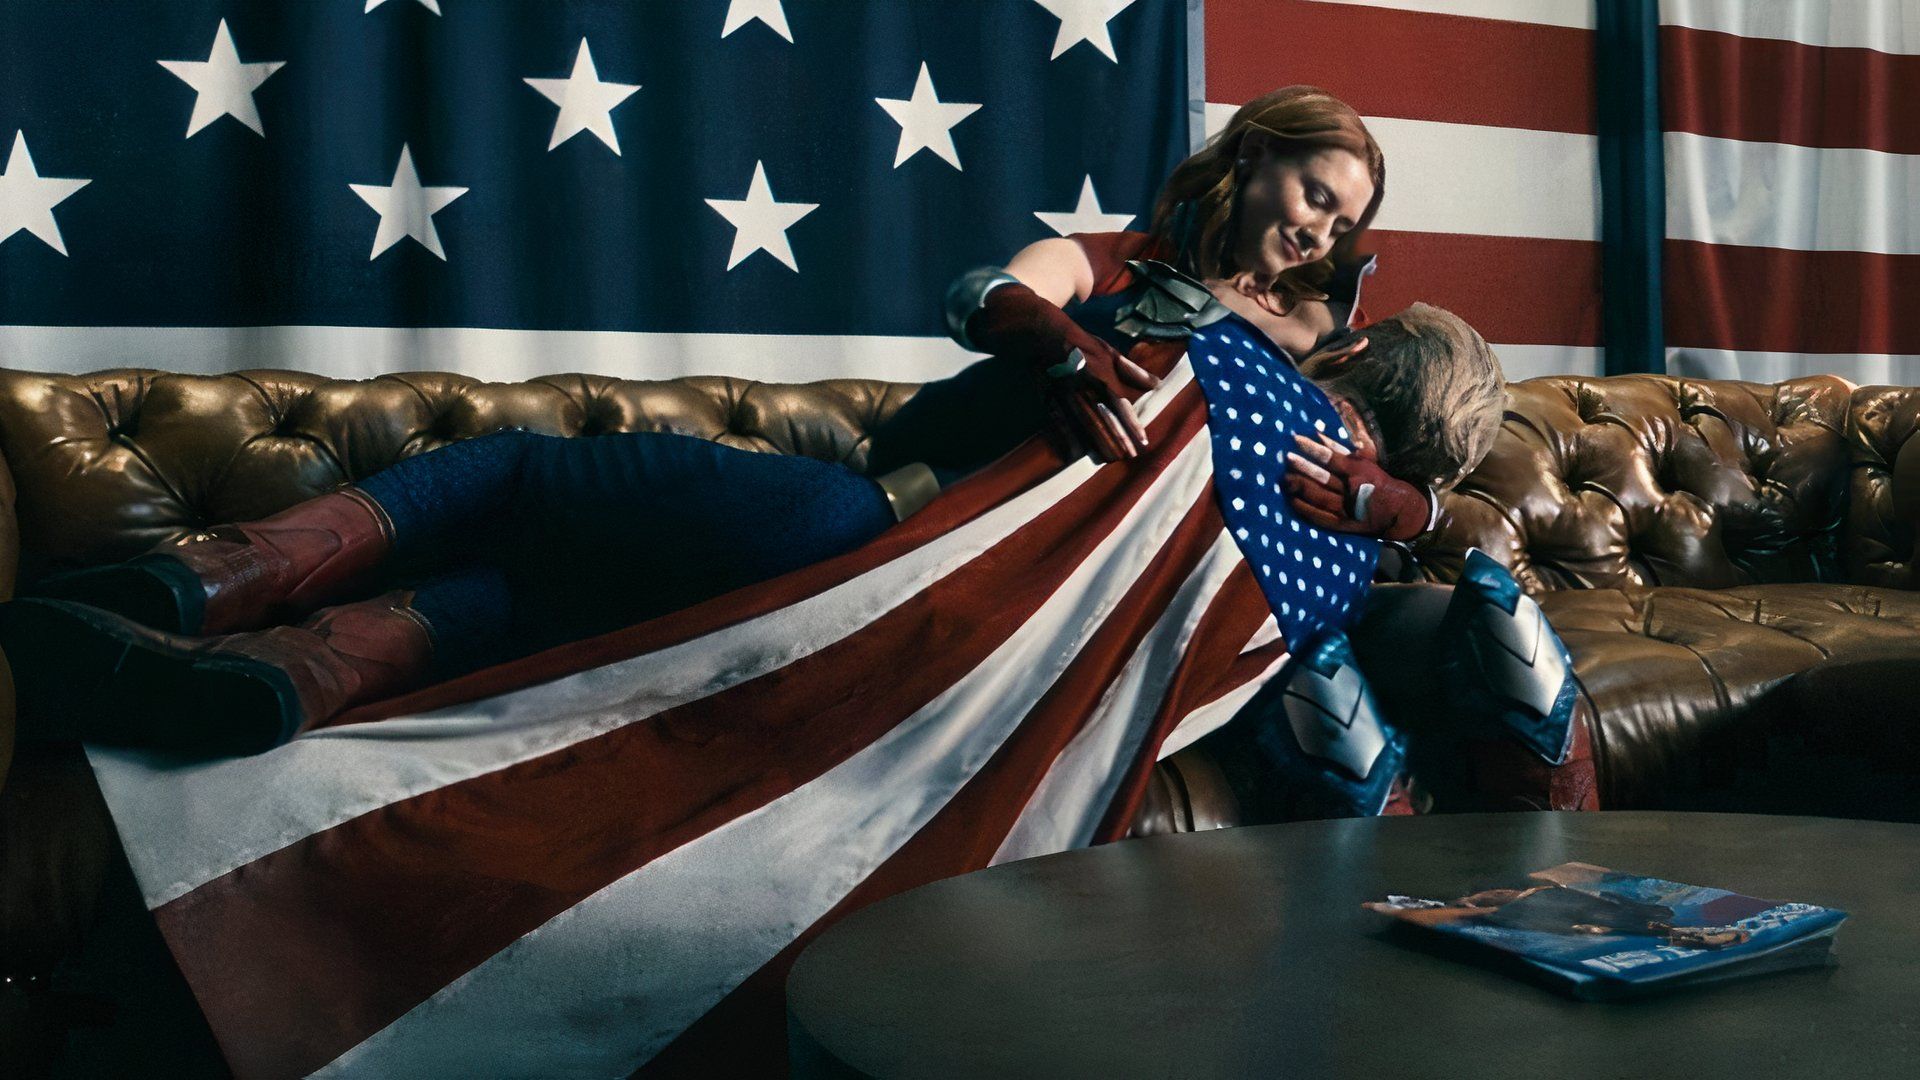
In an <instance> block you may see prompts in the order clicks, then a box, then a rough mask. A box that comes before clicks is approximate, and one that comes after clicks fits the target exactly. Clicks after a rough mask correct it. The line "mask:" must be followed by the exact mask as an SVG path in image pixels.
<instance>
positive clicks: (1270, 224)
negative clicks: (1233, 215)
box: [1234, 131, 1373, 287]
mask: <svg viewBox="0 0 1920 1080" xmlns="http://www.w3.org/2000/svg"><path fill="white" fill-rule="evenodd" d="M1263 134H1264V133H1262V132H1258V131H1256V132H1251V133H1249V136H1248V141H1247V143H1246V144H1245V147H1246V148H1245V151H1244V153H1245V154H1246V155H1247V157H1248V158H1249V159H1250V161H1251V164H1250V165H1249V166H1248V173H1247V175H1246V177H1245V178H1244V179H1243V180H1242V181H1241V183H1240V223H1239V233H1238V235H1237V237H1236V238H1235V244H1234V262H1235V263H1236V264H1237V265H1238V266H1239V267H1240V270H1241V271H1242V272H1243V273H1248V274H1251V275H1253V277H1254V279H1255V281H1256V282H1257V283H1258V284H1260V285H1261V286H1263V287H1266V286H1271V285H1272V284H1273V280H1274V279H1275V278H1277V277H1279V276H1280V274H1281V272H1282V271H1285V270H1291V269H1292V268H1294V267H1296V266H1301V265H1304V264H1306V263H1310V262H1312V261H1314V260H1315V259H1320V258H1325V257H1326V254H1327V252H1328V250H1329V249H1331V248H1332V247H1333V242H1334V241H1335V240H1338V239H1339V238H1340V237H1342V236H1344V235H1346V233H1348V232H1349V231H1351V230H1352V229H1353V226H1354V223H1356V222H1358V221H1359V220H1360V215H1362V214H1364V213H1365V212H1366V209H1367V203H1368V202H1370V201H1372V199H1373V178H1372V177H1370V176H1369V175H1367V163H1366V162H1365V161H1362V160H1361V159H1360V156H1359V155H1357V154H1355V153H1353V152H1352V151H1348V150H1341V149H1338V148H1328V149H1323V150H1316V151H1314V152H1313V153H1311V154H1306V155H1296V156H1282V155H1279V154H1276V153H1274V152H1273V150H1272V148H1271V144H1270V143H1269V142H1268V141H1267V140H1266V139H1264V138H1256V136H1261V135H1263Z"/></svg>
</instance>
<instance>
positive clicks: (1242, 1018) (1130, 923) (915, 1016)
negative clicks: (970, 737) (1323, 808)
mask: <svg viewBox="0 0 1920 1080" xmlns="http://www.w3.org/2000/svg"><path fill="white" fill-rule="evenodd" d="M1572 860H1578V861H1582V862H1592V863H1599V864H1601V865H1603V866H1608V867H1612V868H1614V869H1617V870H1625V871H1631V872H1636V873H1642V874H1648V875H1652V876H1656V877H1665V878H1670V879H1673V880H1678V881H1686V882H1692V883H1695V884H1702V885H1716V886H1720V887H1723V888H1728V889H1733V890H1735V891H1738V892H1745V893H1750V894H1753V895H1757V896H1764V897H1770V898H1776V899H1786V900H1804V901H1808V902H1811V903H1818V904H1825V905H1829V906H1834V907H1840V908H1844V909H1846V910H1847V911H1849V912H1851V913H1852V918H1851V919H1849V920H1848V921H1847V923H1846V924H1845V925H1844V926H1842V927H1841V929H1840V935H1839V938H1838V940H1837V944H1836V948H1835V951H1836V955H1838V956H1839V958H1840V962H1839V965H1838V966H1837V967H1832V968H1825V969H1813V970H1806V971H1795V972H1785V973H1780V974H1773V975H1762V976H1758V977H1755V978H1753V979H1751V980H1747V981H1742V982H1732V983H1728V984H1724V985H1720V986H1712V987H1705V988H1700V989H1695V990H1691V991H1684V992H1681V993H1678V994H1673V995H1668V996H1663V997H1657V998H1652V999H1644V1000H1639V1001H1631V1002H1620V1003H1610V1004H1590V1003H1581V1002H1576V1001H1573V1000H1571V999H1568V998H1564V997H1561V996H1559V995H1557V994H1555V993H1553V992H1551V991H1549V990H1546V989H1543V988H1541V987H1538V986H1535V985H1531V984H1529V983H1525V982H1521V981H1519V980H1517V979H1514V978H1511V977H1509V976H1507V975H1503V974H1501V973H1499V972H1496V971H1493V970H1488V969H1485V968H1481V967H1477V966H1474V965H1471V964H1465V963H1459V962H1457V961H1452V960H1448V959H1444V958H1442V957H1441V956H1438V955H1435V954H1432V953H1429V952H1426V951H1422V950H1420V949H1416V948H1410V947H1408V946H1407V945H1406V943H1405V941H1404V939H1403V938H1402V937H1400V936H1398V935H1394V934H1391V933H1389V932H1388V931H1387V928H1386V926H1385V920H1384V919H1382V918H1381V917H1379V916H1375V915H1372V914H1370V913H1368V912H1365V911H1362V910H1361V909H1360V903H1361V901H1363V900H1368V899H1373V898H1376V897H1380V896H1383V895H1385V894H1386V893H1388V892H1401V893H1410V894H1415V895H1430V896H1436V897H1449V896H1456V895H1459V894H1460V891H1461V890H1462V888H1463V887H1464V886H1467V885H1472V884H1478V883H1491V882H1495V881H1499V880H1502V879H1513V878H1519V877H1521V876H1523V875H1524V874H1525V873H1526V872H1527V871H1530V870H1536V869H1541V868H1544V867H1548V866H1553V865H1555V864H1557V863H1561V862H1567V861H1572ZM1916 908H1920V826H1915V825H1898V824H1889V823H1882V822H1868V821H1840V820H1834V819H1827V818H1803V817H1758V816H1749V815H1743V814H1663V813H1624V812H1623V813H1603V814H1548V813H1536V814H1501V815H1459V816H1440V817H1430V818H1392V819H1372V820H1353V821H1332V822H1310V823H1303V824H1297V825H1275V826H1264V827H1259V828H1242V829H1227V830H1223V831H1220V832H1212V833H1200V834H1195V835H1187V836H1172V837H1160V838H1154V839H1147V840H1133V841H1127V842H1125V843H1120V844H1113V845H1109V846H1107V847H1103V848H1095V849H1092V850H1088V851H1076V852H1070V853H1067V854H1064V855H1055V856H1050V857H1048V858H1042V859H1032V860H1028V861H1025V862H1019V863H1011V864H1008V865H1006V866H1001V867H995V868H993V869H990V870H986V871H982V872H980V873H977V874H969V875H966V876H964V877H959V878H954V879H951V880H948V881H941V882H936V883H934V884H932V885H928V886H926V887H924V888H920V889H915V890H913V891H912V892H908V893H905V894H903V895H900V896H896V897H893V898H891V899H889V900H885V901H882V902H880V903H878V904H875V905H873V906H872V907H869V908H867V909H865V910H863V911H860V912H857V913H855V914H854V915H852V916H850V917H849V918H847V919H846V920H845V921H844V922H841V923H840V924H839V925H837V926H835V927H834V928H833V929H831V930H829V931H827V932H826V933H825V934H823V935H822V936H821V937H820V939H819V940H818V941H816V942H815V943H814V944H813V945H812V946H811V947H810V948H808V949H807V951H806V952H805V953H804V954H802V955H801V957H800V959H799V962H798V963H797V964H796V965H795V967H794V969H793V974H792V977H791V979H790V981H789V982H788V987H787V993H788V1027H789V1033H790V1036H791V1041H792V1046H793V1051H794V1063H795V1073H794V1075H795V1076H796V1077H809V1076H812V1077H823V1076H835V1077H839V1076H869V1077H882V1078H895V1077H987V1076H1036V1077H1041V1076H1044V1077H1078V1076H1086V1077H1131V1076H1143V1077H1179V1078H1188V1077H1213V1076H1231V1077H1285V1076H1301V1077H1319V1076H1339V1077H1382V1078H1391V1080H1413V1078H1417V1077H1443V1078H1448V1080H1452V1078H1470V1080H1485V1078H1492V1077H1516V1078H1519V1077H1525V1078H1527V1080H1572V1078H1576V1077H1609V1078H1614V1077H1683V1078H1688V1080H1693V1078H1701V1077H1738V1078H1739V1080H1763V1078H1773V1077H1785V1076H1795V1077H1835V1078H1854V1077H1869V1076H1874V1077H1878V1076H1887V1077H1894V1076H1898V1077H1903V1078H1911V1077H1915V1076H1920V910H1916Z"/></svg>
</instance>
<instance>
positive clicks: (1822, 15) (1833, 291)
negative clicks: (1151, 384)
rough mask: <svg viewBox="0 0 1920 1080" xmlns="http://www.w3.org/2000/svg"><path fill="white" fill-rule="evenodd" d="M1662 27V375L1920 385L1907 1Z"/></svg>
mask: <svg viewBox="0 0 1920 1080" xmlns="http://www.w3.org/2000/svg"><path fill="white" fill-rule="evenodd" d="M1660 21H1661V24H1662V25H1661V28H1660V69H1661V85H1660V93H1661V113H1662V127H1663V128H1664V129H1665V131H1666V136H1665V153H1666V170H1667V227H1666V244H1665V278H1666V335H1667V356H1668V360H1667V364H1668V370H1669V371H1671V372H1673V373H1675V374H1682V375H1696V376H1711V377H1717V378H1741V379H1756V380H1763V381H1772V380H1776V379H1784V378H1789V377H1792V376H1796V375H1805V374H1810V373H1815V372H1833V373H1836V374H1839V375H1843V376H1845V377H1847V378H1850V379H1853V380H1854V381H1856V382H1859V383H1862V384H1869V383H1920V209H1916V208H1917V207H1920V0H1661V4H1660ZM1383 276H1384V275H1383Z"/></svg>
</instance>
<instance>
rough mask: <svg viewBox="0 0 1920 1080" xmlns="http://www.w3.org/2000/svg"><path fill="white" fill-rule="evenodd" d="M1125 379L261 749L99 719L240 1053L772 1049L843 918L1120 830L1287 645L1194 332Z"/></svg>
mask: <svg viewBox="0 0 1920 1080" xmlns="http://www.w3.org/2000/svg"><path fill="white" fill-rule="evenodd" d="M1140 408H1141V410H1142V414H1143V417H1144V418H1145V419H1146V420H1147V425H1148V431H1149V434H1150V438H1151V446H1150V448H1149V449H1148V450H1147V451H1145V452H1144V453H1143V454H1142V456H1141V457H1140V458H1139V459H1137V460H1135V461H1131V462H1124V463H1116V464H1112V465H1107V466H1100V465H1097V464H1095V463H1094V462H1093V461H1091V460H1090V459H1084V458H1083V459H1081V460H1079V461H1076V462H1073V463H1071V464H1068V465H1065V466H1064V467H1063V466H1062V465H1061V464H1060V461H1059V458H1058V457H1057V456H1056V455H1055V454H1054V453H1053V452H1052V451H1051V450H1050V449H1049V448H1048V447H1047V446H1046V445H1045V444H1044V443H1043V442H1041V441H1040V440H1038V439H1035V440H1033V441H1031V442H1029V443H1028V444H1026V445H1025V446H1023V447H1021V448H1020V449H1018V450H1016V451H1014V452H1013V453H1012V454H1010V455H1008V456H1007V457H1006V458H1004V459H1002V460H1001V461H1000V462H999V463H997V464H996V465H994V466H993V467H991V468H989V469H987V470H985V471H983V472H981V473H979V474H977V475H975V476H973V477H971V478H969V479H968V480H966V481H963V482H962V483H960V484H958V485H956V486H955V487H954V488H952V489H951V490H950V491H948V492H947V493H946V494H945V495H943V496H942V497H941V498H940V499H938V500H936V501H935V502H934V503H932V504H931V505H930V506H929V507H928V508H927V509H926V510H924V511H922V512H921V513H920V514H918V515H916V516H914V517H913V518H911V519H909V520H908V521H907V522H905V523H904V524H902V525H900V526H898V527H896V528H894V529H892V530H889V531H888V532H886V533H884V534H882V535H881V536H880V537H879V538H877V539H876V540H875V541H874V542H872V543H870V544H869V545H867V546H865V547H863V548H860V549H858V550H856V551H853V552H851V553H849V554H847V555H845V556H842V557H840V558H837V559H834V560H831V561H829V562H825V563H821V564H818V565H815V566H812V567H809V568H807V569H804V570H801V571H798V572H796V573H794V574H791V575H788V576H786V577H783V578H778V579H775V580H774V581H771V582H767V583H763V584H761V585H759V586H755V587H752V588H749V589H746V590H742V591H740V592H738V593H735V594H732V595H729V596H725V597H720V598H718V599H716V600H713V601H710V602H708V603H705V604H702V605H700V606H698V607H694V608H690V609H687V610H685V611H682V612H678V613H676V614H673V615H670V616H667V617H664V618H661V619H657V620H655V621H652V622H649V623H644V624H641V625H638V626H635V627H632V628H629V629H627V630H623V631H620V632H617V633H614V634H610V635H607V636H604V637H600V638H594V639H591V640H588V641H585V642H581V643H578V644H575V645H571V646H566V647H563V648H560V649H556V650H553V651H550V652H547V653H543V654H540V655H537V656H533V657H529V658H527V659H525V660H523V661H519V662H516V663H513V664H509V665H505V666H502V667H498V668H493V669H489V670H486V671H482V672H479V673H476V674H474V675H472V676H469V677H467V678H465V679H462V680H458V681H456V682H453V683H449V684H445V685H442V686H439V687H435V688H433V689H431V690H428V691H424V692H422V693H420V694H417V695H415V696H413V697H412V698H407V699H402V700H400V701H398V702H394V703H390V704H388V705H386V706H383V707H381V708H380V709H379V710H378V711H366V712H362V713H359V714H350V715H349V716H347V717H345V718H343V722H340V723H337V724H334V725H332V726H328V727H325V728H321V729H318V730H314V731H310V732H307V733H305V734H303V735H301V736H300V737H298V738H296V739H294V740H293V741H292V742H290V743H288V744H286V745H284V746H281V747H279V748H277V749H275V750H272V751H270V752H268V753H264V754H260V755H257V756H254V757H248V758H241V759H236V760H226V761H216V762H210V763H191V764H183V763H179V762H177V761H170V760H166V759H163V758H158V757H155V756H152V755H149V754H145V753H140V752H133V751H125V750H109V749H100V748H95V749H93V750H92V751H91V755H92V759H93V763H94V767H95V770H96V773H97V774H98V777H99V779H100V783H101V787H102V790H103V792H104V793H105V795H106V799H107V802H108V805H109V806H110V807H111V809H112V811H113V814H114V818H115V821H116V823H117V824H118V827H119V829H120V832H121V836H122V839H123V841H124V843H125V846H126V849H127V853H128V857H129V859H130V861H131V863H132V866H133V869H134V872H135V875H136V877H137V879H138V881H139V883H140V886H141V889H142V891H143V893H144V895H145V899H146V902H147V904H148V906H149V907H150V908H151V909H152V911H153V913H154V916H155V917H156V919H157V920H158V923H159V926H160V929H161V931H162V933H163V935H164V936H165V938H166V940H167V942H168V944H169V946H170V947H171V949H172V951H173V953H174V956H175V958H176V959H177V961H178V963H179V966H180V969H181V971H182V972H183V973H184V974H185V976H186V978H187V981H188V982H189V984H190V985H191V986H192V988H193V990H194V993H195V994H196V996H197V998H198V1000H199V1002H200V1004H201V1006H202V1008H203V1010H204V1012H205V1013H206V1016H207V1018H208V1020H209V1022H210V1023H211V1025H212V1027H213V1030H214V1033H215V1034H216V1036H217V1037H218V1039H219V1042H220V1045H221V1047H222V1049H223V1051H224V1052H225V1054H226V1055H227V1057H228V1060H229V1062H230V1063H231V1065H232V1066H233V1068H234V1070H235V1071H236V1073H237V1074H238V1075H240V1076H242V1077H262V1076H294V1075H305V1074H310V1073H317V1074H320V1075H365V1076H408V1077H418V1076H482V1075H543V1076H555V1075H603V1076H604V1075H617V1074H622V1073H626V1072H630V1071H633V1070H635V1069H642V1068H643V1067H646V1068H645V1070H644V1071H646V1072H648V1073H652V1072H653V1071H655V1070H661V1071H670V1070H671V1069H672V1068H674V1067H675V1066H676V1065H679V1066H680V1067H691V1066H689V1065H688V1063H689V1062H696V1061H700V1062H707V1065H706V1067H711V1064H710V1063H711V1058H710V1057H708V1056H707V1055H709V1054H710V1053H713V1052H716V1051H715V1049H714V1048H715V1047H719V1048H721V1051H719V1052H724V1051H725V1050H726V1049H728V1048H731V1049H732V1050H738V1049H740V1048H741V1047H743V1046H757V1047H759V1048H760V1049H761V1050H762V1051H767V1050H769V1049H770V1051H771V1052H772V1054H773V1055H774V1056H775V1058H776V1059H777V1057H778V1054H779V1052H780V1050H781V1048H782V1047H783V1045H784V1038H783V1037H782V1035H781V1029H780V1027H779V1023H780V1013H779V1011H778V1005H779V998H778V988H779V984H780V979H781V978H782V977H783V976H784V972H785V970H786V968H787V966H788V964H790V963H791V960H792V958H793V956H794V955H795V954H796V953H797V951H798V949H799V948H800V947H801V946H802V945H803V944H804V943H805V942H806V941H807V940H809V938H810V937H811V935H812V934H814V933H816V932H817V931H818V930H819V929H820V928H822V927H823V926H824V925H826V924H828V923H830V922H831V921H832V920H833V919H834V918H836V917H837V916H839V915H841V914H843V913H845V912H847V911H849V910H852V909H854V908H856V907H859V906H861V905H863V904H865V903H868V902H871V901H872V900H874V899H877V898H879V897H882V896H886V895H889V894H892V893H895V892H899V891H901V890H903V889H906V888H909V887H912V886H914V885H917V884H920V883H923V882H927V881H931V880H935V879H938V878H941V877H945V876H950V875H953V874H957V873H962V872H965V871H967V870H971V869H975V868H978V867H982V866H986V865H988V864H990V863H994V862H999V861H1004V860H1008V859H1014V858H1021V857H1025V856H1029V855H1036V854H1042V853H1046V852H1053V851H1058V850H1062V849H1066V848H1071V847H1075V846H1080V845H1085V844H1088V843H1093V842H1099V841H1104V840H1109V839H1113V838H1116V837H1119V836H1122V835H1124V834H1125V832H1126V830H1127V826H1128V822H1129V821H1130V819H1131V817H1132V815H1133V813H1134V811H1135V808H1136V806H1137V803H1138V801H1139V798H1140V796H1141V793H1142V790H1143V787H1144V784H1145V781H1146V777H1147V771H1148V769H1149V767H1150V766H1151V764H1152V763H1153V761H1154V760H1155V759H1156V757H1157V756H1159V755H1162V754H1164V753H1168V752H1171V750H1172V749H1173V748H1175V747H1177V746H1180V745H1184V744H1185V743H1187V742H1190V741H1191V740H1192V739H1193V738H1195V737H1197V736H1198V735H1199V734H1202V733H1204V732H1205V731H1207V730H1210V729H1211V728H1213V727H1215V726H1218V725H1219V724H1220V723H1222V722H1224V721H1225V720H1226V719H1227V718H1228V717H1230V716H1232V715H1233V713H1234V712H1235V711H1236V710H1237V709H1238V708H1239V707H1240V706H1241V705H1242V704H1243V703H1244V702H1245V701H1246V700H1247V699H1248V698H1250V697H1251V696H1252V694H1253V693H1254V691H1255V690H1256V689H1257V688H1258V686H1259V685H1260V683H1261V682H1262V681H1263V680H1264V679H1265V678H1266V677H1268V676H1270V675H1272V674H1273V673H1274V672H1276V671H1277V670H1278V669H1279V667H1280V666H1281V665H1282V664H1283V663H1284V661H1285V659H1286V645H1285V642H1284V640H1283V638H1282V636H1281V629H1280V626H1279V625H1278V624H1277V623H1276V621H1275V619H1274V618H1273V616H1272V614H1271V611H1272V610H1273V609H1272V608H1270V607H1269V603H1268V600H1267V598H1266V596H1265V595H1263V592H1262V589H1261V586H1260V584H1259V581H1258V579H1257V575H1256V573H1255V571H1254V569H1253V568H1252V567H1250V566H1249V564H1248V562H1247V560H1246V558H1245V557H1244V556H1243V554H1242V549H1241V546H1240V544H1237V543H1236V541H1235V538H1234V536H1233V534H1232V533H1231V532H1230V531H1229V520H1228V519H1227V518H1224V517H1223V508H1222V505H1221V503H1220V501H1219V499H1218V498H1217V497H1216V491H1215V483H1214V464H1215V457H1214V454H1215V450H1214V446H1213V443H1212V441H1211V440H1210V438H1209V434H1208V405H1207V401H1206V399H1205V398H1204V397H1203V396H1202V393H1201V388H1200V387H1199V386H1198V385H1196V382H1195V379H1194V376H1193V372H1192V369H1191V367H1190V366H1189V364H1188V363H1187V361H1186V360H1184V359H1182V360H1179V361H1178V362H1177V364H1176V365H1175V366H1174V367H1173V368H1172V370H1171V371H1169V372H1168V374H1167V377H1166V379H1165V381H1164V382H1163V383H1162V384H1161V386H1160V388H1159V389H1157V390H1155V391H1152V392H1150V393H1149V394H1148V395H1147V396H1146V397H1145V398H1143V399H1142V401H1141V402H1140ZM1221 445H1222V447H1223V448H1224V445H1225V444H1224V443H1223V444H1221ZM1236 445H1237V442H1236ZM1222 452H1224V449H1223V450H1222ZM1223 479H1224V477H1223ZM1228 513H1229V514H1230V513H1231V510H1228ZM1256 550H1257V549H1256ZM1361 580H1362V581H1364V580H1365V578H1364V577H1362V578H1361ZM689 1047H692V1048H693V1049H689Z"/></svg>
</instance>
